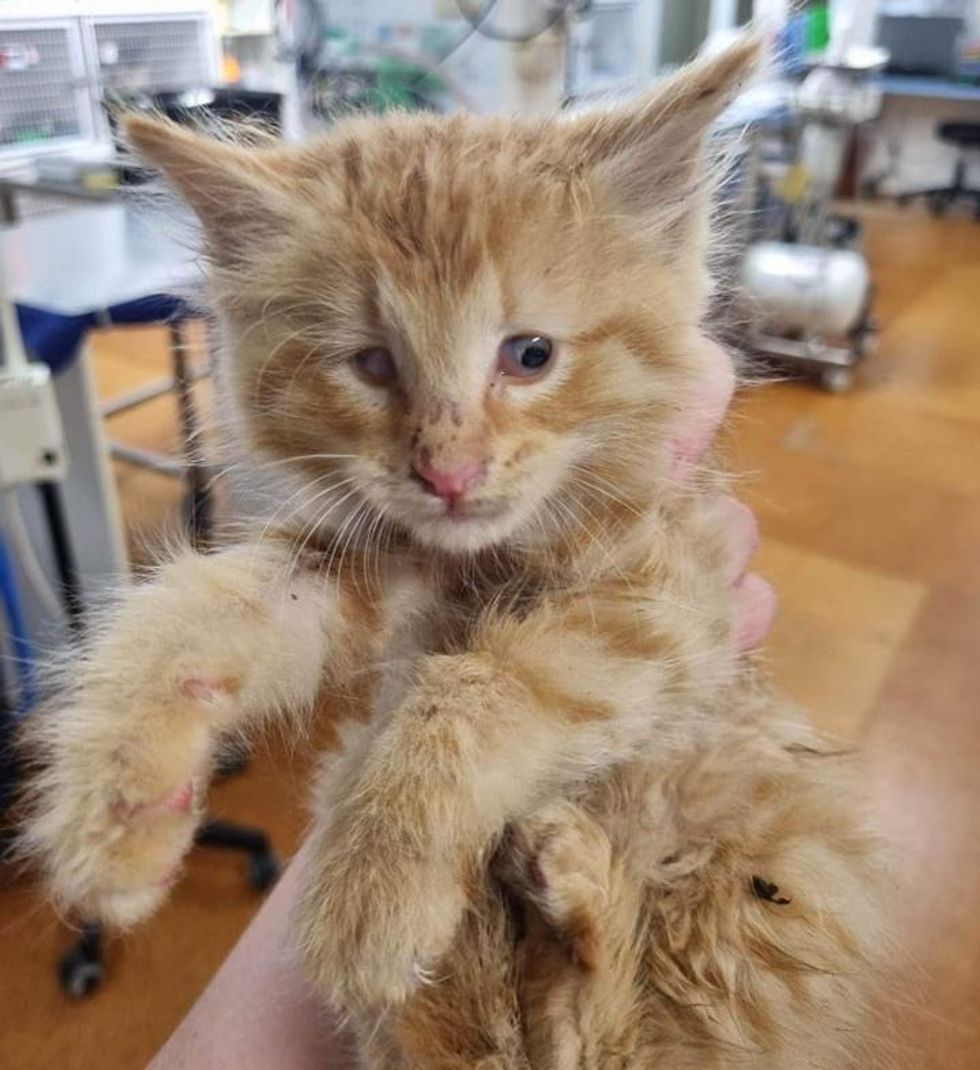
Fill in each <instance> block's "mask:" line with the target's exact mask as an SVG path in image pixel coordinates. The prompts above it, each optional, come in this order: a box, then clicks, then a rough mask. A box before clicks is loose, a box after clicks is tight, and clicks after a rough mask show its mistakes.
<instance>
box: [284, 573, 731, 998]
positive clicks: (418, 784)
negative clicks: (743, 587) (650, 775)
mask: <svg viewBox="0 0 980 1070" xmlns="http://www.w3.org/2000/svg"><path fill="white" fill-rule="evenodd" d="M709 606H711V607H712V608H710V609H709V608H708V607H709ZM727 611H728V604H727V603H724V604H722V602H721V601H720V600H718V599H717V598H716V599H715V602H714V603H711V602H710V600H705V602H704V605H703V607H702V606H700V605H699V606H696V607H692V605H691V604H688V603H683V604H679V603H675V602H674V601H673V600H671V602H670V603H663V602H658V601H657V600H656V599H655V598H652V597H650V596H644V594H643V593H636V589H635V588H634V587H633V586H632V585H629V584H624V585H623V586H622V588H621V589H620V588H617V587H615V585H613V584H611V583H610V584H608V585H607V586H606V587H605V588H604V589H603V591H601V592H597V593H595V594H593V593H592V592H589V594H588V595H585V596H582V597H580V598H575V599H568V600H567V601H566V602H565V603H563V604H562V605H560V606H554V605H552V606H548V607H544V608H543V609H541V610H540V611H539V612H537V613H535V614H532V615H530V616H528V617H523V618H503V619H501V618H498V619H496V620H493V621H489V620H488V621H487V622H486V625H485V627H483V628H482V629H480V630H478V631H477V632H475V633H474V637H473V646H474V649H472V650H471V651H470V652H468V653H465V654H459V655H440V656H430V657H427V658H424V659H422V660H421V662H420V664H419V666H418V669H417V672H416V674H415V684H414V686H413V688H412V689H411V691H410V693H409V695H408V697H407V698H406V699H405V701H404V702H403V704H402V706H401V707H400V708H399V709H397V710H396V711H394V713H393V714H392V715H391V718H390V721H389V722H388V723H387V724H386V725H385V726H383V727H381V728H380V729H379V730H378V732H377V735H376V736H375V737H374V738H373V740H372V741H371V745H370V747H369V748H368V749H367V753H366V755H365V758H364V761H363V762H362V763H361V764H359V765H357V766H352V768H351V771H350V772H349V774H348V779H347V780H346V782H345V783H344V785H343V789H342V791H340V792H339V793H338V794H337V796H336V799H337V801H336V805H335V806H334V807H333V809H332V812H331V813H330V815H329V817H328V818H326V819H324V821H323V823H322V826H321V828H320V831H319V832H318V833H317V840H318V852H317V856H316V858H315V861H314V864H313V866H312V867H311V871H310V881H311V883H310V886H309V888H308V889H307V893H306V895H305V897H304V901H303V910H302V912H301V919H300V924H301V929H302V940H303V944H304V946H305V948H306V949H307V954H308V959H309V962H310V965H311V968H312V972H313V974H314V976H315V978H316V980H317V981H318V983H319V984H320V985H321V986H322V988H323V989H324V990H325V991H327V992H330V993H332V994H333V995H334V996H335V997H336V998H337V999H338V1001H339V1002H340V1004H341V1005H342V1006H344V1007H346V1008H348V1009H369V1008H371V1007H376V1006H378V1005H384V1004H387V1003H391V1002H397V1001H400V1000H402V999H404V997H405V996H406V995H407V994H408V993H409V992H410V991H411V990H412V989H413V988H414V987H415V986H416V985H417V984H419V983H420V981H422V980H424V979H425V977H426V976H428V973H429V971H432V970H436V971H437V970H438V959H439V957H440V956H441V955H442V954H443V953H444V952H445V951H446V950H447V948H448V947H449V946H450V944H451V942H452V939H453V934H454V932H455V930H456V927H457V925H458V923H459V919H460V916H461V913H462V911H463V909H464V907H465V905H466V902H467V893H466V880H467V877H468V874H469V873H471V872H474V871H475V872H479V871H481V870H482V868H483V867H484V866H485V864H486V862H487V859H488V855H489V853H490V851H492V849H493V847H494V844H495V842H496V840H497V838H498V837H499V836H500V835H501V833H502V832H503V829H504V827H505V825H507V824H508V823H509V822H511V821H513V820H515V819H517V818H519V817H521V816H523V815H525V814H528V813H530V812H532V811H533V810H534V809H536V808H537V807H538V806H539V805H541V803H542V802H543V801H544V800H545V799H546V798H548V797H549V796H552V795H553V794H554V792H555V791H556V790H557V789H560V788H562V787H563V786H565V785H568V784H571V783H575V782H579V781H581V780H583V779H585V778H588V777H590V776H593V775H595V774H597V773H600V772H602V771H603V770H604V769H606V768H608V766H609V765H611V764H613V763H615V762H619V761H623V760H625V759H627V758H629V757H630V756H631V755H633V754H635V753H636V751H637V748H640V747H643V746H649V745H650V741H651V740H652V739H654V738H656V739H657V740H658V745H661V746H665V745H669V743H670V741H671V738H672V734H673V733H680V732H682V728H681V727H680V724H681V722H683V721H685V720H686V719H687V717H688V715H689V713H690V710H691V708H692V705H694V704H696V703H697V702H698V701H699V699H702V698H704V697H705V696H706V695H713V694H714V693H715V690H716V689H717V687H719V686H720V685H722V684H723V683H724V682H726V681H727V680H729V679H730V678H731V676H732V673H733V668H734V664H735V656H734V652H733V650H732V649H731V647H730V645H729V644H728V643H727V642H726V636H727V634H728V633H727V628H728V623H727V620H726V618H725V615H726V613H727ZM699 613H700V614H702V615H700V616H699ZM712 614H716V616H714V617H713V616H712ZM682 715H683V716H682ZM683 731H686V730H683Z"/></svg>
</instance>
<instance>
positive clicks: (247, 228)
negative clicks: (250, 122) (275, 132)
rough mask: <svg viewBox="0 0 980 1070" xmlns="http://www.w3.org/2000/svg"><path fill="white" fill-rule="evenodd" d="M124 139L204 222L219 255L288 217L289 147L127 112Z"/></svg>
mask: <svg viewBox="0 0 980 1070" xmlns="http://www.w3.org/2000/svg"><path fill="white" fill-rule="evenodd" d="M121 125H122V133H123V138H124V140H125V141H126V143H127V144H128V145H129V146H130V147H131V148H133V149H135V150H136V152H137V153H138V154H139V155H140V157H142V159H143V160H145V161H146V162H147V163H150V164H153V165H154V166H155V167H158V168H159V169H160V170H161V171H162V172H163V174H164V175H165V176H166V178H167V179H168V180H169V182H170V184H171V185H172V186H174V187H175V188H176V189H177V191H178V192H179V193H180V194H181V196H182V197H183V198H184V200H185V201H187V203H188V204H189V205H190V206H191V208H193V210H194V212H195V213H196V215H197V216H198V218H199V219H200V220H201V222H202V224H203V225H204V229H205V231H206V232H207V234H208V237H209V238H210V239H211V243H212V245H213V247H214V249H215V251H216V252H217V253H218V254H221V255H223V256H226V257H227V256H234V255H236V254H238V253H241V252H243V251H245V250H247V249H248V248H249V247H251V246H252V245H254V244H255V243H256V242H259V241H261V240H262V239H263V238H264V237H267V236H270V235H274V234H276V233H278V232H281V231H282V229H283V227H284V226H285V225H286V224H287V222H288V220H289V219H290V213H291V201H290V198H289V197H288V196H287V195H286V193H287V189H288V184H289V178H290V160H291V157H290V155H289V153H288V150H286V149H284V148H283V147H281V146H276V145H275V144H274V143H272V142H270V144H269V146H268V147H257V146H253V145H248V144H236V143H235V142H233V141H222V140H219V139H217V138H213V137H208V136H206V135H204V134H202V133H199V132H197V131H196V130H191V129H189V128H187V127H185V126H180V125H178V124H177V123H174V122H171V121H169V120H166V119H159V118H150V117H146V116H143V115H138V114H134V115H125V116H123V117H122V121H121Z"/></svg>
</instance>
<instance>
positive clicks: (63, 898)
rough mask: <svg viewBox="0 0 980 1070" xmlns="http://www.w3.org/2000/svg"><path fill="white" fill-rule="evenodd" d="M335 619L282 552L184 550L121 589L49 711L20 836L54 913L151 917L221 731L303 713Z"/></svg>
mask: <svg viewBox="0 0 980 1070" xmlns="http://www.w3.org/2000/svg"><path fill="white" fill-rule="evenodd" d="M333 615H335V605H334V602H333V600H332V598H331V595H330V591H329V588H328V586H327V585H326V584H325V583H323V582H318V581H317V580H316V578H315V577H314V576H313V575H312V574H310V573H303V572H296V571H294V570H293V569H291V568H290V563H289V556H288V551H287V549H286V547H284V546H283V547H278V546H274V545H265V544H263V545H255V546H242V547H238V548H235V549H230V550H227V551H224V552H221V553H216V554H213V555H209V556H201V555H198V554H194V553H191V552H187V553H184V554H182V555H180V556H179V557H177V558H176V559H174V560H173V561H171V562H170V563H169V564H167V565H165V566H164V567H162V568H161V569H160V571H159V574H158V576H157V577H156V579H155V580H154V581H153V582H151V583H147V584H144V585H139V586H136V587H134V588H133V589H131V590H130V591H128V592H127V593H126V595H125V596H124V598H123V599H122V602H121V604H119V605H118V606H116V607H115V609H114V612H113V615H112V616H111V618H110V619H109V620H108V622H107V626H106V627H104V628H103V629H102V630H101V631H98V632H97V634H96V637H95V638H94V639H93V641H92V642H91V644H90V646H89V648H88V649H87V651H86V652H85V654H84V655H83V657H82V658H81V660H80V662H79V663H78V664H76V665H74V666H73V667H72V668H71V670H70V671H71V674H72V678H71V679H70V681H69V683H68V686H67V687H66V690H65V692H64V694H63V695H62V696H61V697H60V699H59V701H58V703H57V705H55V706H53V708H51V709H48V710H45V711H41V712H39V713H38V714H37V715H36V716H35V717H34V718H32V719H31V722H32V723H31V724H30V725H29V728H28V731H29V741H30V742H33V743H34V744H35V746H36V748H37V750H38V752H39V759H40V762H41V764H42V771H41V772H40V773H39V775H38V777H37V779H36V781H35V783H34V785H33V805H32V807H31V812H30V815H29V819H28V822H27V824H26V830H25V833H24V838H23V842H24V846H25V849H26V851H27V852H29V853H30V854H33V855H34V856H36V857H37V858H38V860H39V861H40V863H41V867H42V868H43V870H44V872H45V876H46V878H47V882H48V884H49V887H50V891H51V894H52V896H53V898H54V900H55V902H56V903H58V904H59V905H60V906H61V907H63V908H70V909H74V910H76V911H78V912H79V913H80V914H81V915H82V916H84V917H87V918H92V919H95V920H101V921H105V922H107V923H110V924H117V925H128V924H131V923H133V922H135V921H137V920H139V919H140V918H142V917H143V916H145V915H147V914H148V913H150V912H151V911H152V910H153V909H154V908H155V907H156V906H157V905H158V904H159V903H160V901H161V900H162V898H163V897H164V895H165V894H166V890H167V885H168V883H169V882H170V879H171V877H172V875H173V873H174V871H175V868H176V867H177V866H178V865H179V863H180V860H181V858H182V856H183V854H184V852H185V851H186V850H187V848H188V847H189V846H190V844H191V841H192V838H193V833H194V829H195V826H196V825H197V823H198V821H199V818H200V814H201V805H202V794H203V791H204V788H205V786H206V783H207V780H208V778H209V776H210V774H211V769H212V763H213V760H214V752H215V747H216V744H217V742H218V741H219V740H220V738H221V737H222V735H224V734H226V733H228V732H230V731H234V730H236V729H239V728H242V727H244V726H245V725H246V724H247V723H248V722H250V721H255V720H257V719H259V718H261V717H263V716H269V715H273V714H275V713H276V712H277V711H278V712H289V711H292V712H298V711H300V710H302V709H303V708H304V707H308V706H309V704H310V703H311V700H312V699H313V698H314V696H315V693H316V691H317V688H318V685H319V683H320V680H321V676H322V671H323V664H324V654H325V649H326V633H327V628H328V626H330V625H331V623H332V620H331V618H332V616H333Z"/></svg>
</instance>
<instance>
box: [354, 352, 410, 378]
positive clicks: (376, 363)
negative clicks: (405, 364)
mask: <svg viewBox="0 0 980 1070" xmlns="http://www.w3.org/2000/svg"><path fill="white" fill-rule="evenodd" d="M351 364H353V366H354V370H355V371H356V372H357V374H358V375H359V376H360V377H361V378H362V379H363V380H364V381H365V382H368V383H370V384H371V385H372V386H389V385H390V384H391V383H393V382H395V380H396V379H397V378H398V369H397V368H396V367H395V358H394V357H393V356H392V355H391V353H390V352H389V351H388V350H387V349H385V348H384V347H383V346H371V347H370V348H369V349H362V350H360V351H359V352H357V353H355V354H354V356H353V357H351Z"/></svg>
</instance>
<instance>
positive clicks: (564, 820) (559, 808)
mask: <svg viewBox="0 0 980 1070" xmlns="http://www.w3.org/2000/svg"><path fill="white" fill-rule="evenodd" d="M611 855H612V849H611V846H610V843H609V839H608V837H607V836H606V834H605V832H604V831H603V830H602V829H601V828H600V827H599V825H598V824H596V822H595V821H593V820H592V818H590V817H589V816H588V815H587V814H586V813H585V812H584V811H582V810H580V809H578V808H577V807H575V806H574V805H573V804H571V803H564V802H563V803H555V804H554V805H552V806H548V807H545V808H544V809H543V810H541V811H539V813H537V814H535V815H534V816H532V817H530V818H526V819H525V820H523V821H519V822H516V823H515V824H513V825H512V826H510V828H509V829H508V831H507V836H506V838H505V840H504V842H503V843H502V845H501V849H500V851H499V852H498V858H497V872H498V874H499V875H500V877H501V878H502V879H503V880H504V881H505V882H506V883H508V884H510V885H512V886H513V887H514V888H516V889H517V890H518V891H519V892H520V893H521V894H523V895H524V897H525V898H526V899H528V900H530V901H531V902H532V903H534V905H535V906H536V907H537V908H538V909H539V910H540V911H541V914H542V916H543V917H544V918H545V920H546V921H547V922H548V923H549V925H551V926H552V927H553V928H554V929H555V930H556V932H557V933H558V934H559V935H560V936H561V937H562V938H563V939H565V940H567V941H568V943H569V945H570V948H571V950H572V952H573V954H574V955H575V957H576V958H578V959H579V960H580V961H582V962H583V963H585V964H586V965H589V964H591V963H592V962H593V961H594V959H595V953H596V947H597V942H598V933H599V930H600V927H601V918H602V914H603V912H604V911H605V909H606V905H607V902H608V897H609V876H610V868H611V864H612V858H611Z"/></svg>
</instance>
